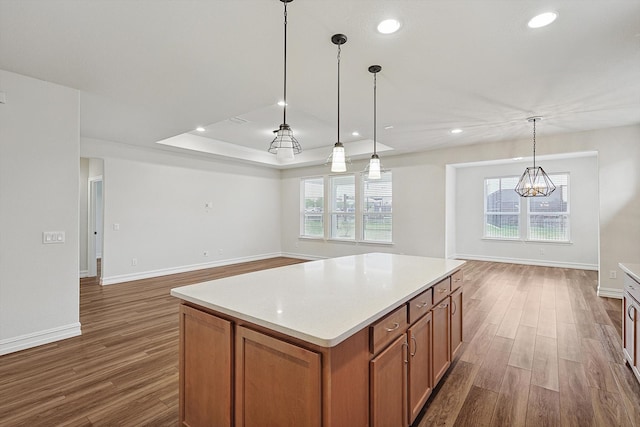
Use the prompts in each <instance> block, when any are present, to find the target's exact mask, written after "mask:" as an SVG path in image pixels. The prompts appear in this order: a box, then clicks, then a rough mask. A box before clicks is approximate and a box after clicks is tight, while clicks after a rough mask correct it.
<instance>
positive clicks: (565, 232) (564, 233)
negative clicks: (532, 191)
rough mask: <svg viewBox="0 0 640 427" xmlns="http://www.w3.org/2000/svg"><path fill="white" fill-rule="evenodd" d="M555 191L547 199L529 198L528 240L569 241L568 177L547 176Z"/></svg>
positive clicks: (563, 175)
mask: <svg viewBox="0 0 640 427" xmlns="http://www.w3.org/2000/svg"><path fill="white" fill-rule="evenodd" d="M549 178H550V179H551V182H553V183H554V184H555V186H556V189H555V191H554V192H553V193H551V194H550V195H549V196H548V197H530V198H529V209H528V212H527V217H528V221H527V224H528V226H527V229H528V230H529V233H528V238H529V240H545V241H556V242H568V241H569V175H568V174H562V175H561V174H557V175H549Z"/></svg>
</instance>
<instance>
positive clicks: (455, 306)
mask: <svg viewBox="0 0 640 427" xmlns="http://www.w3.org/2000/svg"><path fill="white" fill-rule="evenodd" d="M451 304H452V306H453V311H452V312H451V315H452V316H453V315H454V314H456V308H457V305H456V302H455V301H451Z"/></svg>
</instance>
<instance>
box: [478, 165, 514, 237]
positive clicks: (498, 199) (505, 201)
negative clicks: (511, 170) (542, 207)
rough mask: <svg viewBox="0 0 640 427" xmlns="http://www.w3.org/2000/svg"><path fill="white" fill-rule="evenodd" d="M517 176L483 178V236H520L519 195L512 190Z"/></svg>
mask: <svg viewBox="0 0 640 427" xmlns="http://www.w3.org/2000/svg"><path fill="white" fill-rule="evenodd" d="M517 184H518V177H513V176H510V177H503V178H487V179H485V180H484V237H489V238H499V239H517V238H519V237H520V196H519V195H518V193H516V192H515V191H514V188H516V185H517Z"/></svg>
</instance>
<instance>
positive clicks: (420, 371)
mask: <svg viewBox="0 0 640 427" xmlns="http://www.w3.org/2000/svg"><path fill="white" fill-rule="evenodd" d="M431 319H432V313H431V312H429V313H428V314H427V315H426V316H424V317H423V318H422V319H420V320H419V321H418V322H416V324H415V325H413V326H412V327H410V328H409V331H408V332H407V334H408V337H409V374H408V378H409V423H410V424H411V423H413V422H414V421H415V419H416V417H417V416H418V414H419V413H420V410H421V409H422V407H423V406H424V404H425V403H426V401H427V399H428V398H429V396H430V395H431V391H432V390H433V381H432V374H431V332H432V331H431V328H432V326H433V325H432V320H431Z"/></svg>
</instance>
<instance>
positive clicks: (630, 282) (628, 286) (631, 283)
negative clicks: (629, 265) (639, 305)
mask: <svg viewBox="0 0 640 427" xmlns="http://www.w3.org/2000/svg"><path fill="white" fill-rule="evenodd" d="M624 289H625V290H626V291H627V292H629V295H631V296H632V297H633V298H635V299H636V301H640V283H638V282H636V281H635V280H634V279H633V277H631V276H629V275H625V276H624Z"/></svg>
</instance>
